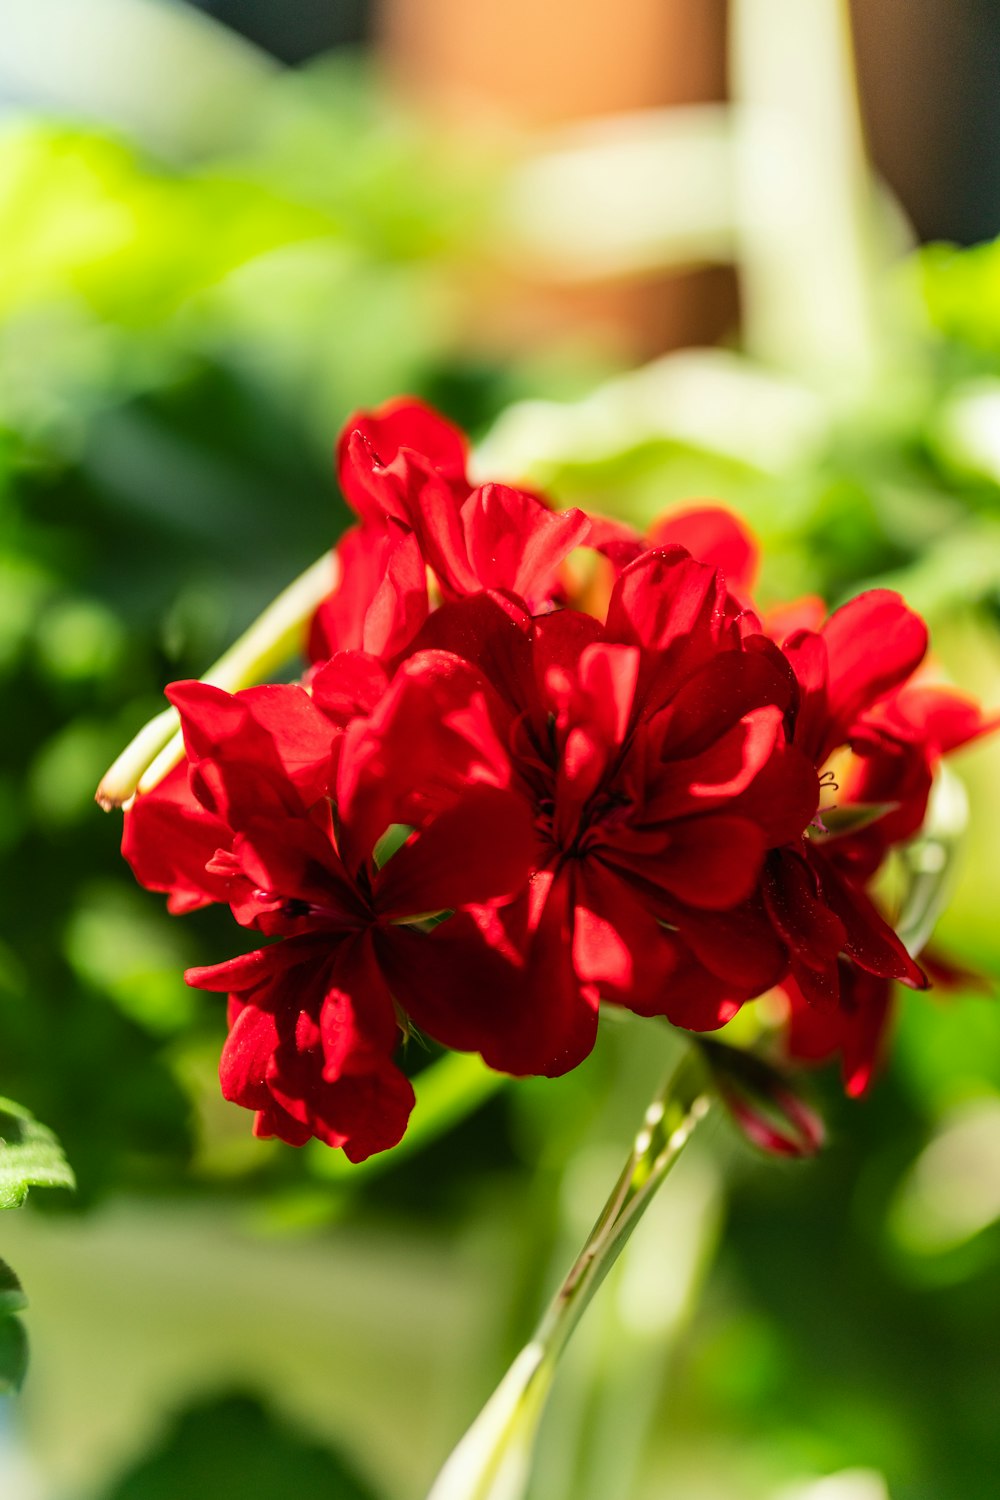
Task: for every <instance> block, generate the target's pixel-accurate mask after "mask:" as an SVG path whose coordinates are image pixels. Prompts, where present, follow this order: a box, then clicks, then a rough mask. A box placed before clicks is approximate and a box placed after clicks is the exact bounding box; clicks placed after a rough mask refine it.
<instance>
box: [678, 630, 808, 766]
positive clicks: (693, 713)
mask: <svg viewBox="0 0 1000 1500" xmlns="http://www.w3.org/2000/svg"><path fill="white" fill-rule="evenodd" d="M760 641H761V638H760V637H757V638H754V637H750V639H749V640H747V641H745V642H744V643H743V649H742V650H740V651H724V652H722V653H720V654H719V655H718V656H714V657H712V658H711V659H710V660H709V661H707V662H705V664H704V665H703V666H702V667H701V668H700V669H699V670H698V671H697V672H695V673H694V674H693V675H692V676H691V677H690V678H689V679H688V680H687V682H685V683H684V684H683V686H682V687H681V688H680V689H679V690H678V692H677V694H676V696H675V697H674V698H673V699H672V700H671V702H670V704H669V706H668V708H667V711H666V713H665V715H664V718H665V720H666V726H665V732H664V745H665V751H668V752H669V755H670V758H671V759H678V758H680V757H681V756H684V757H687V756H692V755H697V754H699V753H700V752H701V751H702V750H705V749H707V748H708V746H709V745H710V744H712V743H713V741H715V740H717V739H718V738H719V736H720V735H722V734H725V732H726V730H727V729H730V728H732V726H733V725H734V724H737V723H738V722H739V721H740V719H742V718H744V717H745V715H746V714H748V713H750V712H751V711H752V710H753V709H755V708H763V707H765V706H767V705H772V704H773V705H775V706H776V707H777V708H779V709H780V710H781V711H782V712H785V711H786V710H787V709H789V708H790V707H791V706H792V703H793V699H794V696H795V679H794V677H793V675H792V673H791V671H790V670H789V666H788V663H787V662H786V661H785V659H784V657H782V656H781V654H780V653H779V652H778V651H777V650H776V648H774V647H770V646H769V643H764V644H760Z"/></svg>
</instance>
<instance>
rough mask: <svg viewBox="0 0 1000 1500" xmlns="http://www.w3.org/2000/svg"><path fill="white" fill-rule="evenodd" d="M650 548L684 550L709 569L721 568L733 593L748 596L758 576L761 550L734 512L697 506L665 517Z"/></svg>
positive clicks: (653, 531)
mask: <svg viewBox="0 0 1000 1500" xmlns="http://www.w3.org/2000/svg"><path fill="white" fill-rule="evenodd" d="M649 546H650V547H671V546H673V547H683V548H684V549H685V551H687V552H690V554H691V556H692V557H694V558H697V560H698V562H701V563H706V564H707V565H708V566H709V567H710V568H718V569H719V570H720V571H721V573H722V575H723V577H724V578H725V580H726V583H727V584H728V585H729V587H730V588H731V589H732V590H733V592H734V593H741V594H742V593H749V592H750V590H751V589H752V588H753V585H754V580H755V578H756V576H757V568H758V563H759V560H760V559H759V550H758V547H757V544H756V542H755V541H754V539H753V536H752V535H751V533H750V532H749V531H748V530H747V528H746V527H745V526H744V524H743V522H742V521H741V520H740V519H739V517H737V516H734V515H733V513H732V511H729V510H723V509H722V507H721V506H718V505H698V506H692V507H691V508H690V509H685V510H680V511H674V512H673V513H672V514H671V515H668V516H664V517H662V519H661V520H659V521H657V522H656V523H655V525H653V526H652V527H651V528H650V531H649Z"/></svg>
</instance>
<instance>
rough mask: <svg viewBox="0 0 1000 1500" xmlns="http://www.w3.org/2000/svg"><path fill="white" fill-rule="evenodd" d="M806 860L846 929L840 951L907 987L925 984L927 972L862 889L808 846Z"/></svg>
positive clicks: (923, 986)
mask: <svg viewBox="0 0 1000 1500" xmlns="http://www.w3.org/2000/svg"><path fill="white" fill-rule="evenodd" d="M809 855H810V861H811V863H812V865H813V868H814V869H815V870H816V871H817V873H818V875H819V880H820V885H821V887H822V891H823V896H824V898H825V900H826V901H827V903H828V904H829V906H830V907H831V909H832V910H833V911H834V912H835V913H836V914H837V916H838V917H839V918H840V920H841V922H843V924H844V926H845V928H846V929H847V940H846V942H845V943H844V951H845V952H846V953H848V954H849V955H850V956H851V958H853V959H854V961H855V963H857V964H858V965H859V966H860V967H861V968H862V969H867V970H868V972H869V973H870V974H879V975H881V976H882V977H883V978H886V979H898V980H900V981H901V982H902V983H903V984H906V985H909V986H910V987H911V989H917V990H922V989H926V988H927V976H926V975H925V974H924V971H923V970H922V969H921V967H920V965H919V964H917V963H915V962H914V961H913V959H912V958H911V957H910V955H909V954H908V953H907V951H906V949H905V948H904V947H903V944H902V943H901V942H900V940H899V938H898V937H897V936H896V934H895V933H894V932H893V930H892V928H891V927H890V926H889V924H888V923H887V922H885V921H884V920H883V919H882V917H880V916H879V914H878V912H877V911H876V910H875V907H874V906H873V905H872V903H871V901H870V900H869V898H868V896H867V895H866V894H865V892H864V891H863V890H862V889H861V888H860V886H857V885H855V884H854V882H853V881H850V880H848V879H846V878H845V877H844V876H843V875H841V873H840V872H839V871H838V870H837V869H836V867H835V866H834V865H833V863H832V861H831V860H829V859H828V858H827V857H826V856H825V855H823V854H821V853H820V852H819V851H818V849H816V847H815V846H814V845H813V846H810V850H809Z"/></svg>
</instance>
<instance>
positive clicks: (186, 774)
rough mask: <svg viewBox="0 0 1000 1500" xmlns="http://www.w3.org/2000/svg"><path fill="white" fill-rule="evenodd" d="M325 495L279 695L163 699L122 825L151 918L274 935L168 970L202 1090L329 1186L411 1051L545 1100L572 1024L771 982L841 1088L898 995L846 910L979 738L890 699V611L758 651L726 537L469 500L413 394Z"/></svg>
mask: <svg viewBox="0 0 1000 1500" xmlns="http://www.w3.org/2000/svg"><path fill="white" fill-rule="evenodd" d="M339 470H340V480H341V485H342V487H343V490H344V493H345V495H346V497H347V499H348V501H349V502H350V503H351V505H352V506H353V507H354V509H355V511H356V512H357V514H358V517H359V524H358V525H357V526H355V527H354V528H353V529H352V530H351V531H349V532H348V533H347V534H346V536H345V537H344V538H343V540H342V541H341V543H340V546H339V548H338V561H339V579H338V582H337V583H336V586H335V587H334V588H333V589H332V590H331V593H330V595H329V597H328V598H327V599H326V600H325V602H324V603H323V604H322V606H321V607H320V609H319V610H318V611H317V613H316V615H315V618H314V620H313V622H312V626H311V630H310V637H309V653H310V659H311V666H310V668H309V671H308V672H307V674H306V677H305V679H304V681H303V684H302V685H274V686H265V687H259V688H252V689H249V690H247V691H244V692H240V693H236V694H235V695H229V694H227V693H224V692H222V691H220V690H219V689H217V688H212V687H208V686H206V685H204V684H202V683H192V682H185V683H176V684H174V686H173V687H172V688H171V689H170V690H169V692H168V697H169V698H170V701H171V702H172V703H173V704H174V705H175V707H176V708H177V710H178V712H179V714H180V717H181V723H182V727H183V731H184V739H185V745H186V750H187V758H186V761H185V762H184V764H183V765H182V766H180V767H178V768H177V770H175V771H174V772H172V773H171V775H170V776H169V777H168V778H167V779H166V780H165V781H164V782H162V783H161V785H160V786H159V787H158V788H156V789H155V790H154V791H151V792H148V793H146V794H144V795H142V796H140V797H139V798H138V799H137V800H136V801H135V802H134V804H133V805H132V807H131V808H130V810H129V811H128V813H127V815H126V823H125V834H124V843H123V848H124V852H125V855H126V857H127V859H128V860H129V861H130V863H131V865H132V868H133V870H134V871H135V873H136V875H137V877H138V879H139V880H140V881H141V882H142V883H143V884H144V885H146V886H149V887H151V888H152V889H155V890H161V891H166V892H167V893H168V894H169V905H170V909H171V910H172V911H176V912H181V911H186V910H191V909H193V908H195V907H197V906H200V905H204V904H206V903H208V902H222V903H227V904H228V905H229V906H230V907H231V909H232V912H233V915H234V916H235V918H236V920H237V921H238V922H239V923H240V924H242V925H243V926H245V927H248V928H251V929H253V930H255V931H257V932H259V933H261V934H262V935H264V936H265V937H267V938H270V939H277V940H278V941H271V942H269V943H268V944H267V945H266V946H264V947H262V948H259V949H258V950H256V951H254V952H251V953H248V954H245V955H244V956H242V957H240V958H236V959H233V960H231V961H230V962H228V963H223V964H220V965H218V966H216V967H215V968H211V969H202V970H194V971H192V972H191V973H190V974H189V975H188V978H189V981H190V982H191V983H192V984H196V985H199V986H201V987H203V988H206V989H213V990H220V991H223V992H226V993H228V995H229V997H230V999H229V1004H230V1033H229V1039H228V1041H227V1043H226V1047H225V1050H224V1052H223V1057H222V1067H221V1077H222V1087H223V1092H224V1093H225V1095H226V1097H227V1098H229V1099H232V1100H234V1101H235V1102H237V1103H239V1104H242V1105H244V1106H245V1107H247V1108H249V1109H252V1110H254V1111H255V1112H256V1122H255V1129H256V1132H257V1133H258V1134H260V1135H277V1136H279V1137H281V1138H282V1139H283V1140H286V1141H288V1142H291V1143H292V1144H301V1143H302V1142H304V1141H306V1140H307V1139H309V1137H310V1136H317V1137H318V1138H319V1139H320V1140H323V1141H325V1142H327V1143H328V1144H330V1145H332V1146H340V1147H343V1149H344V1151H345V1152H346V1153H347V1155H348V1156H349V1157H350V1158H351V1159H352V1160H356V1161H357V1160H361V1159H363V1158H364V1157H366V1156H368V1155H369V1154H370V1153H372V1152H374V1151H379V1150H383V1149H385V1148H386V1147H389V1146H392V1145H393V1144H395V1142H396V1141H398V1140H399V1138H400V1136H401V1135H402V1133H403V1131H404V1129H405V1127H406V1122H407V1117H408V1114H409V1111H410V1108H411V1106H412V1102H413V1094H412V1090H411V1087H410V1084H409V1082H408V1081H407V1079H406V1077H405V1076H404V1074H403V1073H402V1072H401V1071H400V1070H399V1068H398V1067H397V1065H396V1062H395V1061H394V1055H395V1054H396V1052H397V1049H398V1044H399V1041H400V1038H401V1035H403V1034H404V1033H405V1032H406V1031H407V1029H408V1028H409V1027H410V1026H411V1025H412V1026H416V1027H418V1028H420V1030H422V1031H424V1032H426V1033H427V1034H428V1035H430V1036H431V1037H433V1038H435V1039H436V1040H437V1041H439V1042H441V1043H443V1044H444V1045H446V1046H449V1047H454V1048H459V1049H463V1050H474V1051H478V1052H480V1053H481V1054H482V1056H483V1058H484V1059H485V1061H486V1062H487V1063H488V1064H489V1065H490V1066H492V1067H494V1068H498V1069H502V1070H504V1071H508V1072H511V1073H519V1074H528V1073H534V1074H548V1075H555V1074H559V1073H562V1072H565V1071H566V1070H568V1069H570V1068H572V1067H574V1066H575V1065H576V1064H577V1063H578V1062H580V1061H581V1059H582V1058H584V1057H585V1056H586V1055H587V1053H588V1052H589V1051H590V1049H591V1047H592V1046H593V1043H594V1037H595V1033H596V1027H597V1012H598V1005H599V1002H600V1001H602V1000H603V1001H606V1002H610V1003H613V1004H617V1005H622V1006H626V1007H627V1008H628V1009H630V1010H632V1011H635V1012H638V1013H639V1014H641V1015H646V1016H663V1017H666V1018H667V1019H668V1020H669V1021H671V1022H673V1023H674V1024H675V1025H678V1026H683V1027H688V1028H692V1029H694V1030H697V1031H705V1030H710V1029H712V1028H715V1027H718V1026H720V1025H722V1024H723V1023H724V1022H725V1021H727V1020H728V1019H729V1018H730V1017H731V1016H732V1015H734V1014H735V1012H736V1011H737V1010H738V1009H739V1007H740V1005H741V1004H743V1002H745V1001H746V1000H749V999H751V998H753V997H754V996H757V995H760V994H762V993H763V992H765V991H767V990H772V989H774V988H775V987H781V988H782V989H783V990H784V992H785V994H786V995H787V996H788V997H789V1000H790V1006H791V1025H790V1032H789V1035H790V1045H791V1049H792V1051H793V1053H795V1054H797V1055H801V1056H828V1055H832V1054H833V1053H835V1052H838V1051H839V1052H842V1053H843V1055H844V1059H845V1067H846V1070H847V1079H848V1087H849V1088H850V1089H851V1090H852V1091H859V1090H860V1088H861V1087H863V1086H864V1083H865V1081H866V1079H867V1077H868V1074H869V1072H870V1069H871V1064H872V1060H873V1058H874V1056H875V1051H876V1047H877V1044H878V1038H879V1035H880V1033H881V1029H882V1025H883V1021H884V1015H885V1008H886V1003H887V996H888V991H889V986H890V982H891V981H893V980H900V981H902V982H903V983H904V984H908V985H911V986H916V987H921V986H923V985H924V984H925V983H926V979H925V976H924V974H923V972H922V970H921V969H920V967H919V966H918V965H917V964H916V963H915V962H914V960H913V959H912V958H911V957H910V955H909V954H908V953H907V952H906V950H905V948H904V947H903V945H902V944H901V942H900V941H899V939H898V938H897V937H896V935H895V933H894V932H893V930H892V928H891V927H890V926H889V925H888V924H887V923H886V921H885V920H884V919H883V917H882V916H881V915H880V913H879V911H878V910H877V908H876V906H875V905H874V904H873V901H872V899H871V896H870V894H869V887H870V883H871V881H872V878H873V877H874V875H875V874H876V872H877V871H878V869H879V868H880V866H881V864H882V862H883V860H884V858H885V855H886V853H887V852H888V850H889V849H890V847H891V846H892V845H893V844H895V843H898V842H899V841H901V840H904V839H907V838H909V837H910V836H911V835H912V834H913V833H914V832H915V831H916V830H917V829H918V828H919V827H920V825H921V822H922V820H923V817H924V813H925V810H926V804H927V797H928V792H929V789H930V785H931V778H932V775H933V770H934V766H935V764H936V762H937V760H938V758H939V757H940V756H941V755H942V754H944V753H945V752H947V751H948V750H951V749H954V748H955V747H956V746H957V745H960V744H962V743H964V742H965V741H967V740H968V739H970V738H971V737H972V736H973V735H975V734H977V733H979V732H980V730H981V729H982V728H983V727H984V726H983V721H982V719H981V716H980V714H979V711H978V709H977V708H976V707H975V706H974V705H973V704H971V703H969V702H967V701H966V700H964V699H961V698H959V697H957V696H956V695H955V694H953V693H951V692H949V691H947V690H945V689H942V688H939V687H932V686H926V685H921V684H920V682H919V680H915V679H914V674H915V672H916V670H917V668H918V667H919V665H920V662H921V660H922V658H923V656H924V653H925V650H926V644H927V641H926V631H925V628H924V626H923V623H922V622H921V621H920V620H919V619H918V617H917V616H916V615H914V614H913V613H912V612H911V611H910V610H908V609H907V607H906V606H905V605H904V604H903V602H902V600H901V599H900V598H899V597H898V596H897V595H895V594H892V593H889V592H887V591H884V590H876V591H873V592H871V593H868V594H865V595H862V596H861V597H860V598H858V599H855V600H853V601H852V602H851V603H850V604H848V605H845V606H844V607H843V608H842V609H839V610H837V611H836V612H835V613H834V614H833V615H831V616H830V617H829V619H827V620H825V621H824V622H822V623H820V619H821V616H820V615H819V614H818V613H817V610H816V608H815V607H814V606H813V605H812V604H811V603H809V602H807V603H806V604H805V605H802V606H798V607H796V610H795V611H793V612H791V613H789V612H788V611H786V612H784V615H783V618H782V619H781V620H778V619H775V621H773V622H771V624H770V628H766V626H765V624H764V623H762V621H761V620H760V618H759V617H758V616H757V615H756V614H755V613H754V610H753V607H752V605H751V603H750V601H749V590H750V588H751V586H752V581H753V572H754V567H755V562H756V554H755V549H754V546H753V543H752V542H751V540H750V538H749V537H748V536H747V535H746V533H745V532H744V531H743V529H742V528H741V527H740V525H739V524H738V522H736V521H735V520H734V519H733V517H732V516H730V515H728V514H727V513H726V512H725V511H721V510H718V509H708V508H704V509H701V510H697V511H689V512H687V513H686V514H684V515H682V516H678V517H674V518H673V519H671V520H668V521H666V522H664V523H662V524H661V525H660V526H658V527H657V528H656V530H655V531H654V533H653V534H652V535H651V536H649V537H648V538H645V539H643V538H640V537H639V536H637V535H636V534H634V533H633V532H631V531H629V530H628V528H626V527H623V526H621V525H618V524H617V523H610V522H607V521H603V520H600V519H597V518H594V519H591V518H588V517H586V516H584V515H583V514H582V513H581V512H579V511H563V512H556V511H553V510H551V509H550V508H549V507H548V506H547V505H546V504H545V502H544V501H543V500H542V499H541V498H539V497H538V496H536V495H534V494H531V493H528V492H525V491H522V490H516V489H511V488H508V487H507V486H505V485H499V484H485V485H482V486H474V485H473V484H472V483H471V481H470V480H469V478H468V477H467V474H466V448H465V443H464V440H463V438H462V436H461V434H460V433H458V432H457V431H456V430H455V429H454V428H453V427H451V426H450V425H449V424H448V423H447V422H445V421H444V420H443V419H442V418H440V417H438V416H437V415H435V414H434V413H433V412H431V411H429V410H428V409H426V408H425V407H423V406H420V405H419V404H417V403H415V402H398V403H394V404H392V405H390V406H388V407H386V408H383V409H382V410H381V411H380V412H377V413H375V414H372V415H368V416H360V417H357V418H355V419H353V420H352V421H351V422H350V423H349V424H348V427H347V429H346V431H345V434H344V437H343V438H342V440H341V444H340V450H339ZM580 548H588V549H590V551H589V559H590V565H589V568H588V569H586V573H587V581H586V585H585V586H584V585H583V584H581V582H580V575H581V570H580V568H579V567H575V566H574V565H571V564H570V563H568V562H567V559H568V557H569V554H570V553H571V552H574V551H575V550H576V549H580ZM598 599H600V600H601V604H600V607H599V608H598V606H597V604H596V603H595V601H596V600H598ZM585 602H586V603H587V604H588V605H589V608H587V609H585V608H584V607H583V605H584V603H585ZM834 798H835V800H836V803H837V804H838V805H839V806H840V807H841V808H843V806H844V804H850V805H852V806H853V805H855V804H863V805H866V806H869V807H870V808H871V810H872V812H873V814H874V813H877V814H878V816H872V817H871V819H870V820H868V821H866V820H865V819H864V818H861V819H857V818H855V819H853V820H851V819H848V820H847V821H846V822H845V823H844V824H843V826H842V827H841V826H840V825H838V824H837V823H836V822H835V821H834V819H835V815H834V814H828V815H827V820H826V822H824V816H825V813H826V809H827V808H828V807H829V806H830V804H831V799H834Z"/></svg>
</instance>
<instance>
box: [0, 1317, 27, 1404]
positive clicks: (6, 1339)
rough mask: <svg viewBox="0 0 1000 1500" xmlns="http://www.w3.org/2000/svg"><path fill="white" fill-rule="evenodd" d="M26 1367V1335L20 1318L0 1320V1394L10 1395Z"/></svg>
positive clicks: (19, 1385) (19, 1381)
mask: <svg viewBox="0 0 1000 1500" xmlns="http://www.w3.org/2000/svg"><path fill="white" fill-rule="evenodd" d="M27 1369H28V1335H27V1334H26V1333H25V1331H24V1324H23V1323H22V1322H21V1319H20V1318H4V1319H3V1320H2V1321H0V1396H12V1395H13V1394H14V1392H15V1391H19V1390H20V1389H21V1386H22V1385H23V1383H24V1377H25V1374H26V1372H27Z"/></svg>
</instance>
